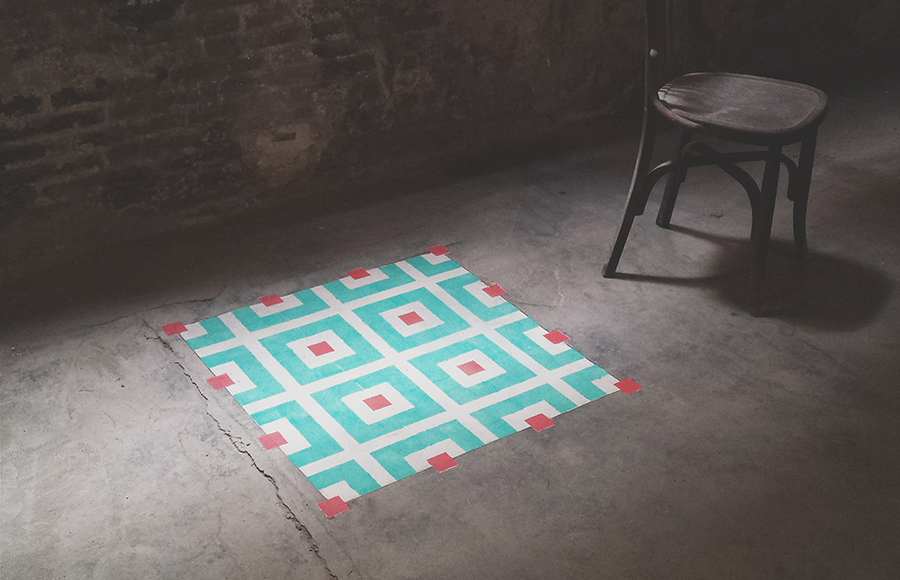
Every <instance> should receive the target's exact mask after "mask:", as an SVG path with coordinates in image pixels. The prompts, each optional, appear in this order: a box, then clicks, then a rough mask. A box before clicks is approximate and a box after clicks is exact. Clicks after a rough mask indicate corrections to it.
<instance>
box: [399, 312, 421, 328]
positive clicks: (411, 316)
mask: <svg viewBox="0 0 900 580" xmlns="http://www.w3.org/2000/svg"><path fill="white" fill-rule="evenodd" d="M400 320H402V321H403V323H404V324H405V325H406V326H412V325H413V324H418V323H420V322H424V321H425V319H424V318H422V317H421V316H419V313H418V312H407V313H406V314H401V315H400Z"/></svg>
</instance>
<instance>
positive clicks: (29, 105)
mask: <svg viewBox="0 0 900 580" xmlns="http://www.w3.org/2000/svg"><path fill="white" fill-rule="evenodd" d="M0 109H2V111H3V114H4V115H6V116H7V117H21V116H23V115H30V114H32V113H37V112H38V111H40V110H41V99H40V97H23V96H22V95H17V96H15V97H13V98H11V99H10V100H9V101H8V102H7V103H6V104H4V105H3V106H2V107H0Z"/></svg>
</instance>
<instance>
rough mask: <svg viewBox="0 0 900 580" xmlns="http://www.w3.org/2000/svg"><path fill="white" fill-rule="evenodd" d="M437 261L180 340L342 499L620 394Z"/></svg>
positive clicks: (545, 334) (293, 457) (567, 350)
mask: <svg viewBox="0 0 900 580" xmlns="http://www.w3.org/2000/svg"><path fill="white" fill-rule="evenodd" d="M439 254H440V255H436V254H433V253H428V254H424V255H422V256H416V257H414V258H410V259H409V260H404V261H401V262H397V263H396V264H391V265H388V266H384V267H381V268H371V269H364V268H357V269H354V270H351V271H350V272H348V275H347V276H346V277H344V278H341V279H340V280H336V281H334V282H330V283H328V284H325V285H323V286H317V287H315V288H310V289H308V290H302V291H300V292H296V293H294V294H289V295H287V296H276V295H268V296H264V297H262V298H260V299H259V301H258V302H257V303H255V304H253V305H251V306H248V307H246V308H241V309H239V310H236V311H234V312H230V313H227V314H223V315H221V316H217V317H214V318H210V319H208V320H203V321H201V322H197V323H194V324H189V325H187V327H186V330H185V331H184V332H182V334H181V336H182V337H183V338H184V339H185V340H186V342H187V344H188V346H190V347H191V348H192V349H193V350H194V351H195V352H196V353H197V355H198V356H199V357H200V359H201V360H202V361H203V362H204V363H205V364H206V365H207V366H208V367H209V369H210V371H212V373H213V375H215V376H216V377H220V376H223V375H227V377H228V380H222V379H219V380H220V381H221V382H222V384H223V385H224V384H227V386H225V387H224V389H222V390H223V391H224V390H227V391H228V392H230V393H231V394H232V395H233V396H234V398H235V400H236V401H237V402H238V403H239V404H240V405H241V406H242V407H243V408H244V409H245V410H246V411H247V413H248V414H249V415H250V417H252V419H253V420H254V421H255V422H256V423H257V424H258V425H259V426H260V427H261V428H262V430H263V431H265V433H266V434H267V435H265V436H263V438H261V443H262V444H263V445H264V446H265V447H266V448H270V447H271V448H272V449H273V452H275V451H274V450H275V449H278V450H280V452H283V453H285V454H286V455H287V457H288V458H289V459H290V461H291V462H292V463H293V464H294V465H296V466H297V467H298V468H299V469H300V470H301V471H302V472H303V474H304V475H305V476H306V477H307V478H308V479H309V481H310V482H311V483H312V484H313V485H314V486H316V488H317V489H319V490H320V491H321V492H322V494H323V495H324V496H325V497H326V498H329V499H330V498H334V497H337V496H340V498H342V499H343V500H344V501H349V500H351V499H353V498H355V497H357V496H359V495H362V494H365V493H369V492H372V491H375V490H377V489H378V488H380V487H383V486H385V485H388V484H389V483H392V482H394V481H397V480H398V479H401V478H404V477H407V476H410V475H412V474H414V473H416V472H418V471H422V470H424V469H427V468H429V467H434V468H435V469H438V467H440V470H443V469H447V468H449V467H452V466H453V465H455V462H454V460H453V458H456V457H458V456H459V455H461V454H463V453H465V452H467V451H471V450H473V449H476V448H478V447H480V446H482V445H485V444H487V443H490V442H492V441H495V440H497V439H498V438H501V437H504V436H506V435H511V434H513V433H515V432H517V431H521V430H523V429H527V428H530V427H529V426H530V425H531V426H533V425H535V424H537V425H540V426H541V428H545V427H546V426H549V425H552V424H553V422H552V421H551V420H550V419H551V418H552V417H555V416H557V415H559V414H560V413H564V412H566V411H569V410H571V409H574V408H576V407H578V406H580V405H583V404H585V403H588V402H589V401H593V400H595V399H598V398H600V397H602V396H604V395H606V394H608V393H612V392H616V391H617V390H618V389H616V387H615V386H614V385H615V383H616V379H615V378H613V377H612V376H610V375H609V374H608V373H607V372H606V371H605V370H603V369H602V368H600V367H598V366H597V365H594V364H593V363H591V362H590V361H588V360H587V359H586V358H584V357H583V356H582V355H581V354H579V353H578V352H577V351H575V350H574V349H572V348H571V347H569V346H568V345H567V344H565V342H564V339H565V335H563V334H561V333H554V332H551V331H548V330H547V329H544V328H542V327H541V326H539V325H538V324H537V323H536V322H534V321H533V320H531V319H530V318H528V317H527V316H525V314H524V313H522V312H521V311H520V310H518V309H517V308H516V307H515V306H513V305H512V304H510V303H509V302H507V301H506V300H505V298H504V295H505V291H504V290H503V289H501V288H499V286H496V285H491V286H488V285H486V284H484V283H483V282H482V281H481V280H479V279H478V278H477V277H475V276H474V275H472V274H471V273H469V272H468V271H466V269H465V268H463V267H462V266H460V265H459V264H457V263H456V262H454V261H453V260H451V259H450V258H449V257H448V256H447V255H446V253H439ZM229 382H233V384H228V383H229Z"/></svg>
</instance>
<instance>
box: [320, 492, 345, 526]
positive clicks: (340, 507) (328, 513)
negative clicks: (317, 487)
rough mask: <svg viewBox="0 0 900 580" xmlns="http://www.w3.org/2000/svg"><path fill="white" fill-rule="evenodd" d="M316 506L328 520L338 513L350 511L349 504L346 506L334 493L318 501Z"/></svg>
mask: <svg viewBox="0 0 900 580" xmlns="http://www.w3.org/2000/svg"><path fill="white" fill-rule="evenodd" d="M318 506H319V509H320V510H322V513H324V514H325V517H326V518H328V519H329V520H330V519H331V518H333V517H334V516H336V515H338V514H342V513H344V512H347V511H350V506H348V505H347V503H346V502H345V501H344V500H342V499H341V496H339V495H336V496H334V497H333V498H331V499H326V500H325V501H320V502H319V503H318Z"/></svg>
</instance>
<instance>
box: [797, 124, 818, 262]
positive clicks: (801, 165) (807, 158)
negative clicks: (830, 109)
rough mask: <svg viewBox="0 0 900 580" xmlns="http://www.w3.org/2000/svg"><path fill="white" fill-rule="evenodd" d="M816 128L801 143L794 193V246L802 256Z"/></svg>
mask: <svg viewBox="0 0 900 580" xmlns="http://www.w3.org/2000/svg"><path fill="white" fill-rule="evenodd" d="M816 133H817V131H816V130H813V131H812V132H811V133H810V134H809V135H808V136H807V137H806V138H805V139H804V140H803V142H802V143H801V144H800V160H799V162H798V164H797V179H798V180H799V183H798V186H797V190H796V193H795V194H794V248H795V249H796V251H797V255H798V256H800V257H801V258H802V257H803V256H805V255H806V205H807V202H808V201H809V186H810V182H811V181H812V169H813V158H814V157H815V155H816Z"/></svg>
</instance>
